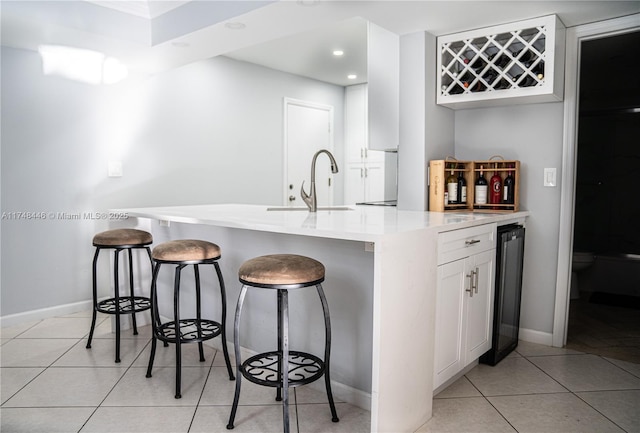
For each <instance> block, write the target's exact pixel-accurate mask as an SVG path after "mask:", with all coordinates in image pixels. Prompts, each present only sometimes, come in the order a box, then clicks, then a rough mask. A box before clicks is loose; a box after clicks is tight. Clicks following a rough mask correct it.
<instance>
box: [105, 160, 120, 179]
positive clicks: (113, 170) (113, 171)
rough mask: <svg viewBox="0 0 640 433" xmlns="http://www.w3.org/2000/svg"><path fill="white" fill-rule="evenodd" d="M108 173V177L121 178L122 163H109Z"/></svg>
mask: <svg viewBox="0 0 640 433" xmlns="http://www.w3.org/2000/svg"><path fill="white" fill-rule="evenodd" d="M108 172H109V174H108V176H109V177H121V176H122V161H109V164H108Z"/></svg>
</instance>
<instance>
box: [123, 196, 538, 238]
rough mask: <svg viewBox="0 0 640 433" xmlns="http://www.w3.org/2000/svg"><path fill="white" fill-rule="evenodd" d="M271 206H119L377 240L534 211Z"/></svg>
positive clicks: (156, 214) (169, 216)
mask: <svg viewBox="0 0 640 433" xmlns="http://www.w3.org/2000/svg"><path fill="white" fill-rule="evenodd" d="M269 207H272V206H264V205H247V204H213V205H193V206H166V207H146V208H128V209H117V210H116V211H117V212H124V213H126V214H128V215H129V216H130V217H140V218H150V219H156V220H163V221H171V222H178V223H188V224H205V225H214V226H219V227H230V228H239V229H246V230H258V231H266V232H273V233H284V234H294V235H303V236H316V237H322V238H333V239H346V240H354V241H368V242H375V241H376V240H379V239H381V238H382V237H384V236H387V235H393V234H397V233H406V232H410V231H413V230H421V229H434V230H436V231H439V232H440V231H448V230H455V229H460V228H465V227H471V226H476V225H480V224H489V223H493V222H497V223H498V224H500V223H501V222H508V221H513V220H516V219H518V218H524V217H526V216H528V215H529V212H528V211H521V212H513V213H478V212H460V213H457V212H456V213H449V212H420V211H404V210H397V208H395V207H390V206H348V207H349V208H350V209H351V210H319V211H318V212H316V213H310V212H308V211H306V210H295V211H290V210H276V211H268V210H267V208H269Z"/></svg>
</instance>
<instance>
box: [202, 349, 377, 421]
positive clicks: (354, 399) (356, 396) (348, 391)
mask: <svg viewBox="0 0 640 433" xmlns="http://www.w3.org/2000/svg"><path fill="white" fill-rule="evenodd" d="M221 342H222V340H221V339H220V338H214V339H213V340H208V341H205V342H204V344H206V345H208V346H211V347H213V348H214V349H216V350H218V351H222V344H221ZM227 349H228V350H229V354H230V355H233V343H231V342H229V343H228V346H227ZM241 350H242V357H243V358H245V357H249V356H253V355H256V354H257V353H258V352H254V351H252V350H248V349H246V348H244V347H243V348H242V349H241ZM306 386H308V387H310V388H313V389H315V390H316V391H319V392H322V393H325V392H326V389H325V387H324V379H323V380H317V381H315V382H313V383H310V384H309V385H306ZM331 391H332V392H333V398H334V400H336V401H343V402H346V403H349V404H351V405H354V406H357V407H359V408H361V409H364V410H368V411H371V394H370V393H368V392H365V391H361V390H359V389H356V388H353V387H351V386H349V385H345V384H344V383H340V382H336V381H335V380H332V381H331Z"/></svg>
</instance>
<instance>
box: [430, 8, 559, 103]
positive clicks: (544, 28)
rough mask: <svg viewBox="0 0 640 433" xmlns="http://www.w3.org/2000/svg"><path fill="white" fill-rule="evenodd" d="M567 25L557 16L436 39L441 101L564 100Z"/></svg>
mask: <svg viewBox="0 0 640 433" xmlns="http://www.w3.org/2000/svg"><path fill="white" fill-rule="evenodd" d="M564 44H565V29H564V26H563V24H562V22H560V20H559V19H558V17H557V16H555V15H549V16H545V17H539V18H533V19H530V20H525V21H518V22H515V23H509V24H503V25H499V26H493V27H486V28H482V29H477V30H472V31H468V32H461V33H456V34H451V35H446V36H441V37H438V56H437V64H438V66H437V76H438V80H437V83H438V84H437V86H438V87H437V95H438V96H437V103H438V104H440V105H444V106H447V107H450V108H470V107H478V106H489V105H505V104H514V103H531V102H551V101H561V100H562V97H563V88H564V46H565V45H564Z"/></svg>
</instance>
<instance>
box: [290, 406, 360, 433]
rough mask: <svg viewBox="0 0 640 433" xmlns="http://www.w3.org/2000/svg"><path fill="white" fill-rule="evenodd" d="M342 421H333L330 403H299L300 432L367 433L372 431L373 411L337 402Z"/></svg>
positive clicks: (337, 409) (337, 410) (339, 417)
mask: <svg viewBox="0 0 640 433" xmlns="http://www.w3.org/2000/svg"><path fill="white" fill-rule="evenodd" d="M336 412H337V413H338V419H339V420H340V421H338V422H333V421H332V417H331V409H330V407H329V405H328V404H298V424H299V427H300V433H329V432H331V433H338V432H345V433H360V432H361V433H365V432H370V431H371V412H369V411H367V410H364V409H360V408H359V407H356V406H353V405H350V404H346V403H336Z"/></svg>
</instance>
